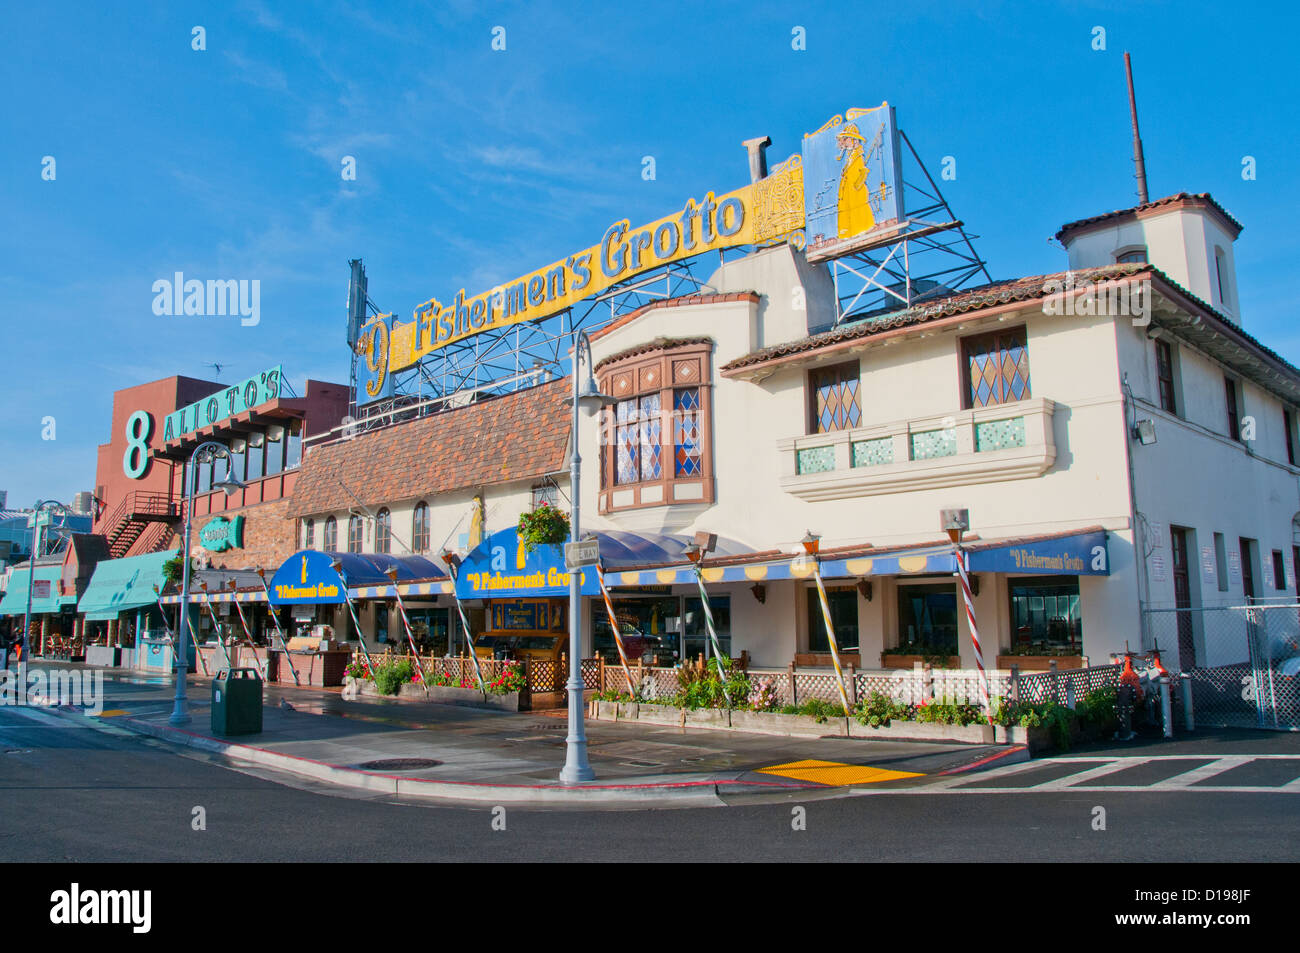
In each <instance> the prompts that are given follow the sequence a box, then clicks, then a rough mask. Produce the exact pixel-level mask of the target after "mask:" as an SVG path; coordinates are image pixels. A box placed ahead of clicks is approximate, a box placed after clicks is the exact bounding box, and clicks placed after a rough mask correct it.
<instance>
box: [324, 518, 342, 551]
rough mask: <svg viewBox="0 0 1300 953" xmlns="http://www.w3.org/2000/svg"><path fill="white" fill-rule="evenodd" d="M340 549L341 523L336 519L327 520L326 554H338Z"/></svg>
mask: <svg viewBox="0 0 1300 953" xmlns="http://www.w3.org/2000/svg"><path fill="white" fill-rule="evenodd" d="M338 548H339V521H338V520H336V519H335V518H334V517H332V516H331V517H329V518H328V519H326V520H325V552H327V553H333V552H338Z"/></svg>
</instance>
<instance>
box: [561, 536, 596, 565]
mask: <svg viewBox="0 0 1300 953" xmlns="http://www.w3.org/2000/svg"><path fill="white" fill-rule="evenodd" d="M598 562H600V541H599V540H595V539H581V540H578V542H576V543H565V544H564V567H565V568H566V569H580V568H582V567H583V566H594V565H596V563H598Z"/></svg>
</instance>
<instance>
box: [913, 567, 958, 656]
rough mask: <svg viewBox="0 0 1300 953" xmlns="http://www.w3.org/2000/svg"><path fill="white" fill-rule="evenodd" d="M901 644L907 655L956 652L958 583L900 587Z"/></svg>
mask: <svg viewBox="0 0 1300 953" xmlns="http://www.w3.org/2000/svg"><path fill="white" fill-rule="evenodd" d="M898 647H899V649H901V650H902V651H903V653H904V654H908V655H957V654H958V652H957V587H956V586H954V585H947V584H945V585H938V586H899V587H898Z"/></svg>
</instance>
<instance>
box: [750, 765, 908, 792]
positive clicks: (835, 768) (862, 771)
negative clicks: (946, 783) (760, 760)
mask: <svg viewBox="0 0 1300 953" xmlns="http://www.w3.org/2000/svg"><path fill="white" fill-rule="evenodd" d="M758 773H759V774H774V775H776V776H777V777H782V778H793V779H794V780H796V781H814V782H816V783H818V784H827V785H830V786H832V787H842V786H843V785H846V784H874V783H876V782H878V781H895V780H897V779H898V778H920V777H924V775H923V774H921V773H918V772H916V771H890V770H889V769H888V768H873V767H871V766H870V765H867V764H843V763H842V762H839V761H817V760H808V761H790V762H788V763H786V764H774V765H772V766H770V767H767V768H759V769H758Z"/></svg>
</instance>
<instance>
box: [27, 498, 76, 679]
mask: <svg viewBox="0 0 1300 953" xmlns="http://www.w3.org/2000/svg"><path fill="white" fill-rule="evenodd" d="M47 506H48V507H51V508H53V507H58V508H59V509H61V510H63V511H64V512H65V513H66V512H67V509H68V508H67V507H66V506H64V505H63V504H62V503H60V502H58V501H57V500H41V501H40V502H39V503H37V504H36V506H35V508H34V509H33V510H32V551H31V552H30V553H28V554H27V611H26V612H24V613H23V651H22V655H21V656H19V658H18V697H19V699H21V700H22V702H23V704H26V703H27V660H28V659H29V658H30V657H31V654H32V587H33V586H34V585H35V583H36V557H37V555H38V554H39V553H40V551H41V544H42V542H43V537H44V535H45V534H44V533H42V532H41V529H42V527H41V510H43V509H45V508H46V507H47Z"/></svg>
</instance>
